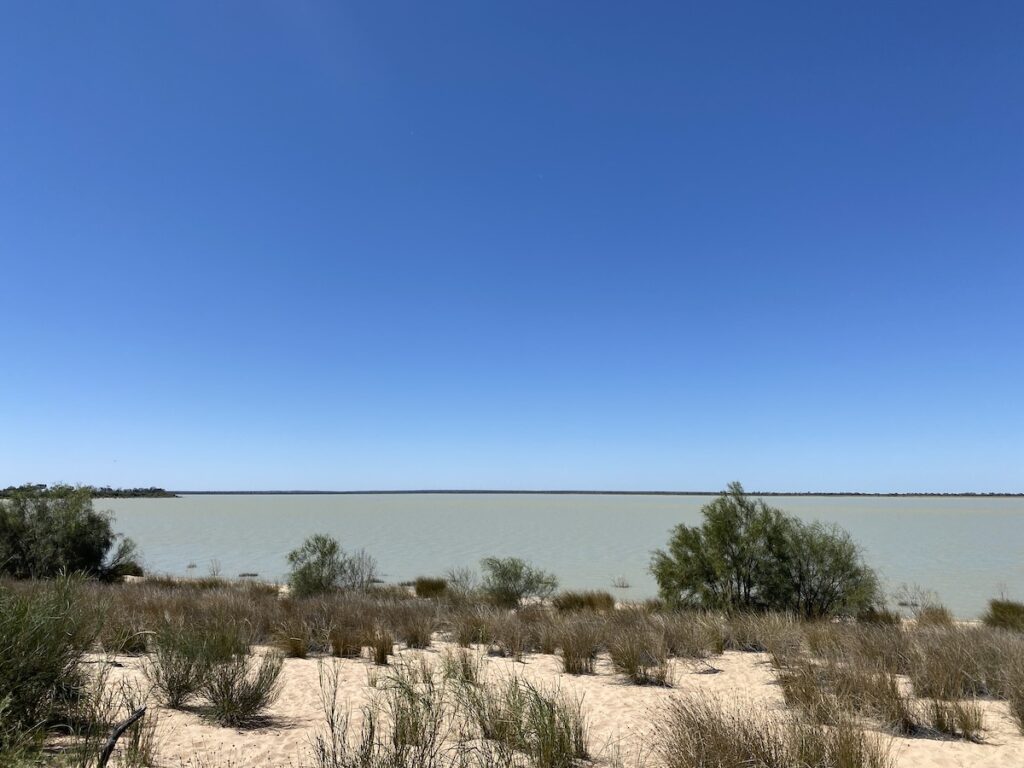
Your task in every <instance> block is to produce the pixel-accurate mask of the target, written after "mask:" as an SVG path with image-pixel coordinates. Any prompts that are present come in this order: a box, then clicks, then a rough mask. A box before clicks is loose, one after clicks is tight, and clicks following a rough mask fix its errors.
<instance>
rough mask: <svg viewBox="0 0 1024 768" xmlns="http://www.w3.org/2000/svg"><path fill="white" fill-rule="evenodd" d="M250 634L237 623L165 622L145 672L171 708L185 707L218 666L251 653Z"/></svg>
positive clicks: (155, 641)
mask: <svg viewBox="0 0 1024 768" xmlns="http://www.w3.org/2000/svg"><path fill="white" fill-rule="evenodd" d="M249 633H250V628H249V627H248V625H246V624H244V623H239V622H233V621H224V622H219V623H213V622H211V623H207V622H204V621H188V620H185V619H176V620H170V621H165V622H163V623H162V624H161V625H160V626H159V627H158V628H157V630H156V632H155V634H154V638H153V646H154V647H153V652H152V654H150V656H149V657H148V658H147V659H146V662H145V664H144V665H143V668H142V669H143V673H144V674H145V676H146V678H147V679H148V680H149V682H150V683H151V684H152V686H153V688H154V689H155V690H156V691H157V692H158V693H159V695H160V698H161V699H162V700H163V701H164V703H165V704H167V706H169V707H172V708H175V709H177V708H180V707H183V706H184V705H185V704H187V703H188V702H189V701H190V700H191V699H192V698H193V697H194V696H195V695H196V694H197V693H198V692H199V691H200V689H202V688H203V686H204V685H206V683H207V682H208V681H209V672H210V670H211V669H212V668H213V667H214V666H216V665H218V664H225V663H227V662H230V661H231V660H232V659H234V658H236V657H240V656H245V655H247V654H248V653H249V650H250V641H249Z"/></svg>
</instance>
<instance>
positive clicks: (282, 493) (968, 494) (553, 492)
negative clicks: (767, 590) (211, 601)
mask: <svg viewBox="0 0 1024 768" xmlns="http://www.w3.org/2000/svg"><path fill="white" fill-rule="evenodd" d="M171 493H173V494H175V495H178V496H425V495H435V496H437V495H465V496H485V495H502V496H507V495H518V496H718V495H719V494H720V493H721V491H580V490H526V491H522V490H466V489H450V490H411V491H171ZM748 494H749V495H750V496H821V497H835V496H845V497H857V496H865V497H882V498H903V497H908V498H915V497H917V498H984V499H992V498H1021V497H1024V493H984V492H982V493H978V492H963V493H937V492H928V491H922V492H908V493H861V492H857V491H814V492H812V491H796V492H793V491H748Z"/></svg>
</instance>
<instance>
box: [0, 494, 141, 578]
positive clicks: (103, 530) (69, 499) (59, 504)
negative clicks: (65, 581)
mask: <svg viewBox="0 0 1024 768" xmlns="http://www.w3.org/2000/svg"><path fill="white" fill-rule="evenodd" d="M0 573H2V574H5V575H8V576H13V577H14V578H18V579H30V578H32V579H45V578H52V577H54V576H57V575H59V574H62V573H82V574H86V575H89V576H95V577H98V578H104V579H114V578H118V577H120V576H125V575H141V573H142V568H141V567H140V566H139V564H138V562H137V560H136V549H135V544H134V543H133V542H132V540H131V539H128V538H125V537H124V536H121V535H119V534H116V533H114V530H113V527H112V518H111V515H110V513H109V512H101V511H97V510H95V509H93V505H92V496H91V494H90V491H89V489H88V488H81V487H74V486H70V485H59V486H54V487H52V488H50V489H48V490H40V489H38V488H35V487H31V486H30V487H25V488H22V489H19V490H17V491H16V492H14V493H12V494H11V496H10V497H9V498H6V499H3V500H2V501H0Z"/></svg>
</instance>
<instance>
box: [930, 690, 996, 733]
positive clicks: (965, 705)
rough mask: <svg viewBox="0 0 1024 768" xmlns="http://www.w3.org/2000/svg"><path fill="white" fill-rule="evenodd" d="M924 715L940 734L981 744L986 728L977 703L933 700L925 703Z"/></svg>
mask: <svg viewBox="0 0 1024 768" xmlns="http://www.w3.org/2000/svg"><path fill="white" fill-rule="evenodd" d="M922 708H923V710H924V712H923V715H924V719H925V720H926V722H927V723H928V724H929V725H930V726H931V728H932V729H933V730H935V731H937V732H938V733H941V734H944V735H946V736H951V737H953V738H955V739H963V740H965V741H973V742H976V743H980V742H981V732H982V730H983V729H984V727H985V724H984V717H983V715H982V711H981V707H979V706H978V703H977V702H976V701H941V700H939V699H931V700H929V701H926V702H924V703H923V707H922Z"/></svg>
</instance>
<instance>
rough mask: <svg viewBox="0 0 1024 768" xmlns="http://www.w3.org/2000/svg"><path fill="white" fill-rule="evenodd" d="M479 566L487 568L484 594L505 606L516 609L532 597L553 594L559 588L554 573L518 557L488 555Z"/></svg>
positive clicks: (484, 579) (497, 603) (544, 596)
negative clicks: (535, 566)
mask: <svg viewBox="0 0 1024 768" xmlns="http://www.w3.org/2000/svg"><path fill="white" fill-rule="evenodd" d="M480 567H481V568H483V571H484V578H483V591H484V594H485V595H487V597H488V598H489V599H490V600H491V601H492V602H493V603H495V604H496V605H500V606H503V607H505V608H516V607H518V606H519V605H520V604H522V602H523V600H525V599H527V598H531V597H533V598H546V597H550V596H551V595H552V594H553V593H554V591H555V590H556V589H557V588H558V579H557V578H555V576H554V575H553V574H551V573H548V572H547V571H543V570H541V569H540V568H534V567H533V566H532V565H530V564H529V563H527V562H526V561H525V560H521V559H519V558H518V557H485V558H484V559H483V560H481V561H480Z"/></svg>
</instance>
